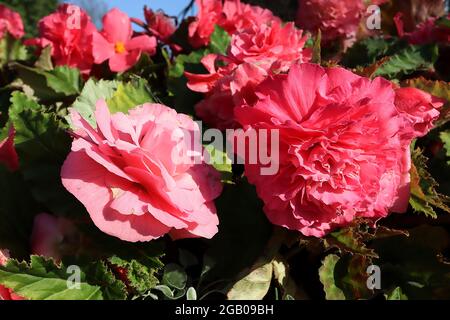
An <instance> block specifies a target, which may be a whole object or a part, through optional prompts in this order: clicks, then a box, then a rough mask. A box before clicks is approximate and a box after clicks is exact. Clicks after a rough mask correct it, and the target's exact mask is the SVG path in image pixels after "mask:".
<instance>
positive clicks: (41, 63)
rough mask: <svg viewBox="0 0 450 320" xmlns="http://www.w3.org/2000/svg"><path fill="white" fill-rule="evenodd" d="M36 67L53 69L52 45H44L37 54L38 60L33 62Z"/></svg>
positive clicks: (47, 69) (46, 69)
mask: <svg viewBox="0 0 450 320" xmlns="http://www.w3.org/2000/svg"><path fill="white" fill-rule="evenodd" d="M34 65H35V67H36V68H39V69H42V70H45V71H49V70H52V69H53V62H52V47H51V46H46V47H45V48H44V49H43V50H42V52H41V55H40V56H39V58H38V60H37V61H36V63H35V64H34Z"/></svg>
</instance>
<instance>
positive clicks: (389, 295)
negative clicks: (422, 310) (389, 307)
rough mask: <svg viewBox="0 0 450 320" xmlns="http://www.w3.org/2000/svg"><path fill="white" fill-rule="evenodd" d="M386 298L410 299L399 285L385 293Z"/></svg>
mask: <svg viewBox="0 0 450 320" xmlns="http://www.w3.org/2000/svg"><path fill="white" fill-rule="evenodd" d="M384 296H385V297H386V300H408V297H407V296H406V295H405V294H404V293H403V292H402V288H400V287H397V288H395V289H394V290H392V291H391V292H389V293H386V294H385V295H384Z"/></svg>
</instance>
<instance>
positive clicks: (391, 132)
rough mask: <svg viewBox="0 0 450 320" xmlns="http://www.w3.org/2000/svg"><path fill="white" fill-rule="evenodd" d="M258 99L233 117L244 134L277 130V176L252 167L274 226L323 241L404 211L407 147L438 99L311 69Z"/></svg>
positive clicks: (268, 84) (275, 80)
mask: <svg viewBox="0 0 450 320" xmlns="http://www.w3.org/2000/svg"><path fill="white" fill-rule="evenodd" d="M256 95H257V96H258V98H259V100H258V101H257V102H256V103H255V104H253V105H251V106H249V105H243V106H240V107H237V108H235V116H236V119H237V121H238V122H239V123H240V124H241V125H242V126H243V127H244V129H245V130H250V129H255V130H258V129H268V130H279V135H280V150H279V152H280V157H279V159H280V161H279V162H280V163H279V168H280V169H279V171H278V173H277V174H275V175H271V176H270V175H261V171H260V169H261V165H251V164H246V168H245V174H246V176H247V178H248V179H249V181H250V182H251V183H252V184H254V185H256V188H257V192H258V195H259V197H260V198H261V199H262V200H263V201H264V203H265V206H264V210H265V213H266V214H267V216H268V218H269V219H270V221H272V223H274V224H276V225H280V226H283V227H286V228H289V229H292V230H298V231H300V232H302V233H303V234H304V235H307V236H316V237H322V236H324V235H325V234H327V233H328V232H330V231H331V230H333V229H334V228H336V227H340V226H346V225H348V224H350V223H351V222H352V221H353V220H354V219H356V218H369V219H373V220H374V221H376V220H378V219H380V218H383V217H386V216H387V215H388V213H389V212H404V211H406V209H407V206H408V200H409V189H410V187H409V183H410V175H409V170H410V168H411V160H410V144H411V141H412V139H414V138H417V137H420V136H423V135H425V134H426V133H427V132H428V131H429V130H430V129H431V127H432V122H433V121H434V120H436V118H437V117H438V116H439V112H438V109H439V108H440V107H441V106H442V105H443V103H442V101H441V100H440V99H438V98H435V97H433V96H431V95H429V94H428V93H425V92H422V91H420V90H418V89H414V88H402V89H395V88H394V87H393V85H392V84H391V83H390V82H389V81H387V80H385V79H383V78H376V79H374V80H370V79H367V78H363V77H360V76H357V75H356V74H353V73H352V72H350V71H347V70H345V69H343V68H322V67H320V66H319V65H314V64H301V65H295V66H293V67H292V68H291V70H290V72H289V74H287V75H285V74H280V75H274V76H272V77H270V78H269V79H268V80H266V81H265V82H264V83H262V84H261V85H260V86H259V87H257V88H256Z"/></svg>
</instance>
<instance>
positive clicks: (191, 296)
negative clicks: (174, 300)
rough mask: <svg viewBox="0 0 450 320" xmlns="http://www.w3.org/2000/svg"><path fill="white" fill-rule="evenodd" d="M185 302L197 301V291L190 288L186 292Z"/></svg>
mask: <svg viewBox="0 0 450 320" xmlns="http://www.w3.org/2000/svg"><path fill="white" fill-rule="evenodd" d="M186 300H188V301H195V300H197V291H195V289H194V288H193V287H190V288H189V289H188V290H187V292H186Z"/></svg>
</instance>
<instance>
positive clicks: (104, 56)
mask: <svg viewBox="0 0 450 320" xmlns="http://www.w3.org/2000/svg"><path fill="white" fill-rule="evenodd" d="M156 46H157V42H156V38H155V37H150V36H147V35H141V36H136V37H133V29H132V28H131V21H130V18H129V17H128V16H127V15H126V14H125V13H123V12H122V11H120V10H119V9H116V8H114V9H112V10H110V11H109V12H108V13H107V14H106V15H105V16H104V17H103V30H102V31H101V32H95V33H94V34H93V39H92V47H93V54H94V61H95V63H98V64H100V63H103V62H104V61H106V60H109V68H110V69H111V71H113V72H123V71H126V70H128V69H129V68H131V67H132V66H134V64H135V63H136V62H137V61H138V60H139V58H140V57H141V54H142V53H144V52H145V53H148V54H149V55H154V54H155V52H156Z"/></svg>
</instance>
